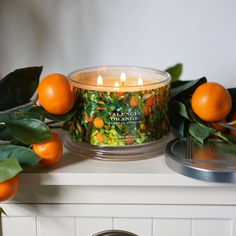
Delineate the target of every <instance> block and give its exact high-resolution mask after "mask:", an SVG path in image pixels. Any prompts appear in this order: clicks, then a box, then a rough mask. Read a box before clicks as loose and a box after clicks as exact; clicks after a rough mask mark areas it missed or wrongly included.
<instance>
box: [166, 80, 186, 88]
mask: <svg viewBox="0 0 236 236" xmlns="http://www.w3.org/2000/svg"><path fill="white" fill-rule="evenodd" d="M190 81H191V80H176V81H172V82H171V84H170V85H171V88H172V89H173V88H176V87H178V86H181V85H184V84H187V83H189V82H190Z"/></svg>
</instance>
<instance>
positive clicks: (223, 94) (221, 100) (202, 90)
mask: <svg viewBox="0 0 236 236" xmlns="http://www.w3.org/2000/svg"><path fill="white" fill-rule="evenodd" d="M191 105H192V109H193V111H194V113H195V114H196V115H197V116H198V117H199V118H201V119H202V120H203V121H206V122H208V123H209V124H210V125H211V126H212V127H213V128H215V129H217V130H219V131H224V130H225V127H223V126H221V125H220V122H223V123H225V122H227V121H234V120H236V113H235V112H234V111H231V110H232V99H231V96H230V93H229V92H228V90H227V89H226V88H224V87H223V86H222V85H220V84H218V83H215V82H207V83H204V84H202V85H200V86H199V87H198V88H197V89H196V90H195V91H194V93H193V96H192V99H191ZM233 126H234V127H236V125H233ZM230 132H231V134H232V135H236V131H235V130H233V129H232V130H231V131H230Z"/></svg>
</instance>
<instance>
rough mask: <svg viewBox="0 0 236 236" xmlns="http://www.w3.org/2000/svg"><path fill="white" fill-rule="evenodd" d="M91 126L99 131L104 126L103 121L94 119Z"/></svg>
mask: <svg viewBox="0 0 236 236" xmlns="http://www.w3.org/2000/svg"><path fill="white" fill-rule="evenodd" d="M93 124H94V126H95V127H96V128H97V129H101V128H102V127H103V126H104V121H103V119H101V118H99V117H96V118H95V119H94V121H93Z"/></svg>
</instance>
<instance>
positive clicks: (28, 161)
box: [0, 145, 40, 166]
mask: <svg viewBox="0 0 236 236" xmlns="http://www.w3.org/2000/svg"><path fill="white" fill-rule="evenodd" d="M11 157H15V158H16V159H17V160H18V162H19V163H20V165H21V166H33V165H35V164H37V163H38V162H39V161H40V158H39V157H38V156H37V155H36V154H35V153H34V152H33V150H32V149H30V148H26V147H21V146H17V145H3V146H0V161H1V160H6V159H8V158H11Z"/></svg>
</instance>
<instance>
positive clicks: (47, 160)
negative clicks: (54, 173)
mask: <svg viewBox="0 0 236 236" xmlns="http://www.w3.org/2000/svg"><path fill="white" fill-rule="evenodd" d="M33 150H34V152H35V153H36V154H37V155H38V156H39V157H41V160H40V163H41V164H42V165H45V166H52V165H54V164H57V163H58V162H59V161H60V160H61V158H62V153H63V146H62V142H61V139H60V137H59V136H58V134H57V133H55V132H52V138H51V139H50V140H47V141H44V142H42V143H37V144H33Z"/></svg>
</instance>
